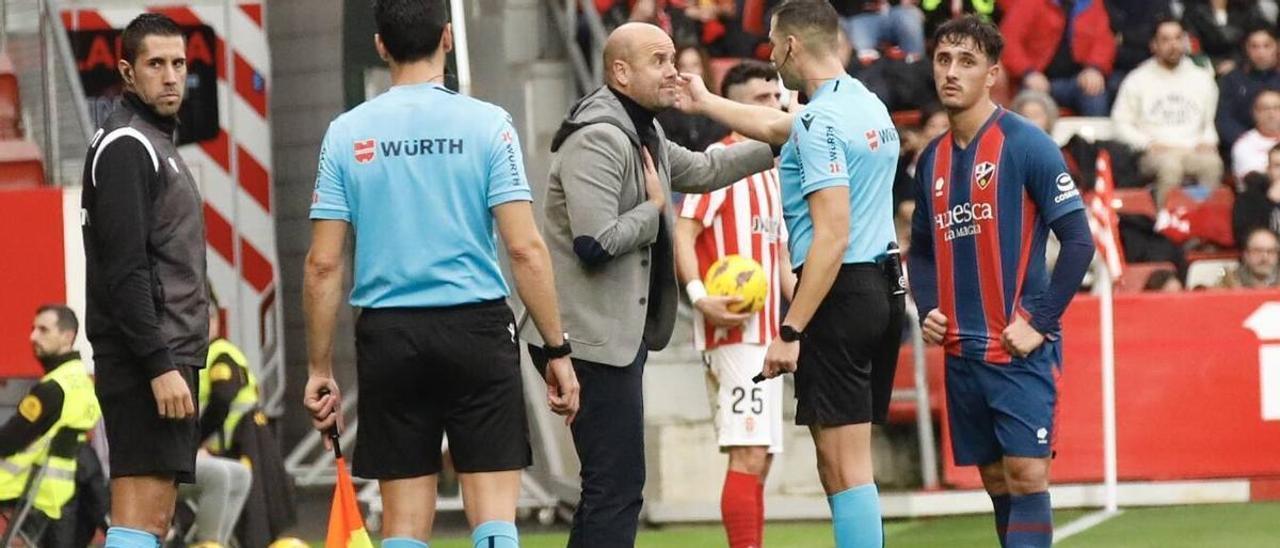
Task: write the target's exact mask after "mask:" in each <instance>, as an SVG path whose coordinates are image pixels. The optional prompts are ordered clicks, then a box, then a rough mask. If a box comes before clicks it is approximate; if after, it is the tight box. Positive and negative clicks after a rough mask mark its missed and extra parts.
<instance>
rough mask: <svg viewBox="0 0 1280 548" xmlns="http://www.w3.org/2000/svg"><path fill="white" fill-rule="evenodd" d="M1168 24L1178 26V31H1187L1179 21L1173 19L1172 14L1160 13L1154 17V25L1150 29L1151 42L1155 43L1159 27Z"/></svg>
mask: <svg viewBox="0 0 1280 548" xmlns="http://www.w3.org/2000/svg"><path fill="white" fill-rule="evenodd" d="M1169 23H1173V24H1175V25H1178V30H1180V31H1183V32H1186V30H1187V27H1186V26H1185V25H1183V24H1182V20H1181V19H1178V18H1177V17H1174V16H1173V14H1172V13H1167V12H1161V13H1160V15H1159V16H1157V17H1156V23H1155V25H1152V27H1151V40H1152V41H1155V39H1156V35H1157V34H1160V27H1163V26H1164V25H1166V24H1169Z"/></svg>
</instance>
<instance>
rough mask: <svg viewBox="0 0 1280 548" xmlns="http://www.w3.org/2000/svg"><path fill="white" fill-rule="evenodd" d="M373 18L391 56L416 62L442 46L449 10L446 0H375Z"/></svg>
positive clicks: (397, 60)
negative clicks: (441, 41)
mask: <svg viewBox="0 0 1280 548" xmlns="http://www.w3.org/2000/svg"><path fill="white" fill-rule="evenodd" d="M373 19H374V21H375V23H376V24H377V27H378V36H381V37H382V45H383V46H384V47H386V48H387V53H388V54H389V55H391V58H392V59H395V61H396V62H397V63H412V62H414V61H421V60H423V59H426V58H427V57H430V56H432V55H435V53H436V50H438V49H440V40H441V39H442V38H443V37H444V27H445V25H447V24H449V10H448V6H446V5H445V2H444V0H373Z"/></svg>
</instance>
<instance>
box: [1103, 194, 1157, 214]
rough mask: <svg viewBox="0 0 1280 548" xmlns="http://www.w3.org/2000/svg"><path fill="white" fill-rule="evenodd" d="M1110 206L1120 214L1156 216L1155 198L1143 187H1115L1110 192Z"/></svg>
mask: <svg viewBox="0 0 1280 548" xmlns="http://www.w3.org/2000/svg"><path fill="white" fill-rule="evenodd" d="M1111 201H1112V204H1111V206H1112V207H1114V208H1115V210H1116V213H1118V214H1120V215H1142V216H1144V217H1148V218H1150V219H1153V220H1154V219H1155V218H1156V200H1155V198H1153V197H1151V192H1150V191H1148V190H1147V189H1145V188H1117V189H1115V191H1114V193H1113V194H1112V199H1111Z"/></svg>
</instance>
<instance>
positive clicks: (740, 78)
mask: <svg viewBox="0 0 1280 548" xmlns="http://www.w3.org/2000/svg"><path fill="white" fill-rule="evenodd" d="M756 78H759V79H761V80H764V81H766V82H776V81H778V71H777V70H776V69H774V68H773V65H771V64H769V63H765V62H764V61H756V60H754V59H749V60H746V61H743V62H741V63H738V64H736V65H734V66H733V68H730V69H729V71H728V72H725V73H724V80H722V81H721V82H720V96H721V97H728V96H729V88H731V87H733V86H737V85H741V84H745V83H747V82H750V81H751V80H754V79H756Z"/></svg>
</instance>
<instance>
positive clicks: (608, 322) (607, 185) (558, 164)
mask: <svg viewBox="0 0 1280 548" xmlns="http://www.w3.org/2000/svg"><path fill="white" fill-rule="evenodd" d="M654 123H655V125H657V122H654ZM657 130H658V135H659V139H660V141H661V142H662V148H661V153H660V154H659V155H658V157H657V158H654V161H655V162H657V166H656V167H657V170H658V176H659V178H660V179H661V180H662V182H663V183H664V185H665V186H666V187H667V188H666V192H667V196H668V198H670V196H671V190H672V189H674V190H677V191H680V192H689V193H701V192H709V191H711V190H715V189H717V188H721V187H725V186H728V185H731V184H733V183H734V182H735V181H738V180H740V179H742V178H743V177H746V176H748V175H751V174H752V173H758V172H761V171H764V170H766V169H769V168H771V167H773V152H772V150H770V148H769V146H768V145H765V144H762V143H757V142H747V143H742V144H738V145H734V146H732V147H729V148H727V149H722V150H717V151H713V152H709V153H703V152H691V151H689V150H688V149H685V148H683V147H681V146H679V145H676V144H674V143H670V142H667V140H666V138H665V136H663V134H662V128H661V126H660V125H658V127H657ZM552 151H553V152H556V156H555V158H554V159H553V160H552V164H551V175H550V181H549V183H548V185H547V195H546V198H545V200H544V202H543V203H544V207H545V210H546V211H545V212H546V220H545V223H544V226H543V227H542V233H543V237H544V238H545V239H546V242H547V246H548V247H549V248H550V251H551V262H552V265H553V267H554V269H555V276H556V291H557V293H558V294H559V299H560V313H561V316H562V319H563V323H564V328H565V331H567V332H568V334H569V340H570V342H572V344H573V356H574V357H575V358H578V359H582V360H587V361H591V362H596V363H602V364H607V365H614V366H626V365H629V364H631V363H632V361H634V359H635V357H636V354H637V352H638V351H639V350H640V347H641V344H643V345H644V346H645V348H647V349H648V350H660V349H662V348H664V347H666V345H667V342H668V341H669V340H670V339H671V332H672V329H673V328H674V326H675V316H676V302H677V299H678V298H679V293H678V290H677V286H676V274H675V260H674V257H673V253H672V249H673V244H672V241H671V230H672V229H673V227H674V226H675V217H674V212H673V208H672V204H671V203H670V200H668V202H667V204H666V206H665V207H663V208H662V210H659V209H658V208H657V207H655V206H654V205H653V204H651V203H649V202H648V201H647V196H646V193H645V185H644V168H643V159H642V156H641V152H640V139H639V137H638V136H637V133H636V130H635V127H634V125H633V124H632V122H631V119H630V118H629V117H628V116H627V113H626V111H625V110H624V108H623V106H622V103H621V102H620V101H619V100H618V98H617V96H615V95H614V92H613V91H611V90H609V89H608V88H607V87H602V88H600V89H599V90H597V91H596V92H594V93H592V94H591V95H588V96H587V97H585V98H584V99H582V100H581V101H579V102H578V104H576V105H574V107H573V108H572V109H571V110H570V113H569V116H568V118H566V120H565V124H564V126H562V127H561V131H560V133H559V134H558V135H557V138H556V141H555V142H554V143H553V144H552ZM651 282H652V283H655V284H658V287H656V290H654V291H651V290H650V289H651V288H650V285H651ZM520 335H521V338H523V339H524V340H526V341H529V342H530V343H532V344H534V345H537V346H542V345H543V341H542V339H541V337H540V336H539V335H538V332H537V329H535V328H534V326H533V322H523V324H522V326H521V331H520Z"/></svg>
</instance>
